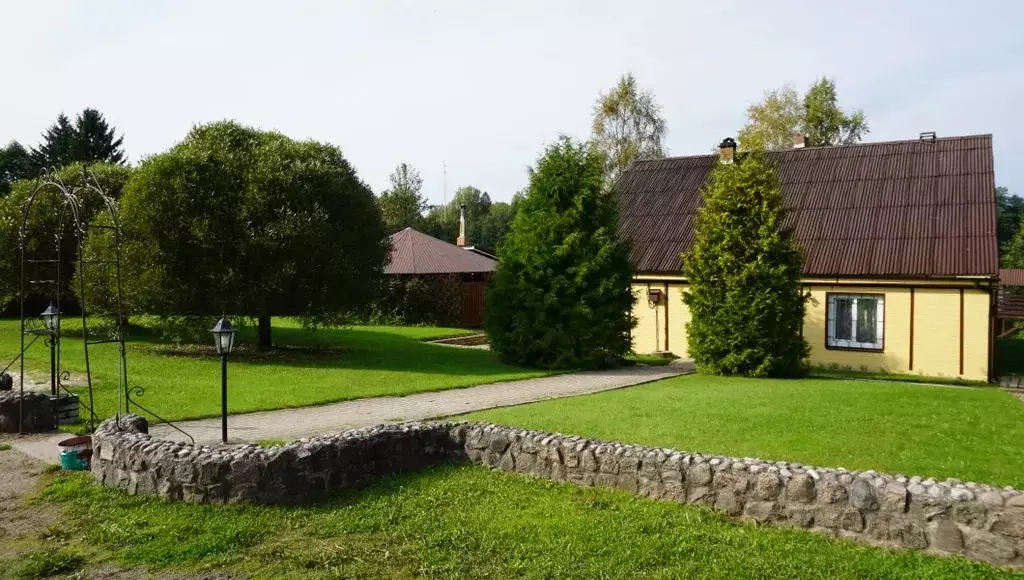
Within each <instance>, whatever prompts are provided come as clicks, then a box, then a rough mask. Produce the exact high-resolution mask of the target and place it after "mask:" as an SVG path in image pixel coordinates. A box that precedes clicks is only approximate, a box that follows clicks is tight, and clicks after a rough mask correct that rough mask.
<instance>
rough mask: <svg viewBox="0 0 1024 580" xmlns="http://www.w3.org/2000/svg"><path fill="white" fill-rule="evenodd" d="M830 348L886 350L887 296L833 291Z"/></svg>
mask: <svg viewBox="0 0 1024 580" xmlns="http://www.w3.org/2000/svg"><path fill="white" fill-rule="evenodd" d="M826 321H827V323H828V336H827V338H826V345H827V346H828V347H829V348H851V349H862V350H882V348H883V344H884V342H883V339H884V337H885V332H884V328H885V296H884V295H882V294H829V295H828V308H827V311H826Z"/></svg>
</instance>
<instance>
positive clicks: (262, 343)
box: [258, 314, 273, 350]
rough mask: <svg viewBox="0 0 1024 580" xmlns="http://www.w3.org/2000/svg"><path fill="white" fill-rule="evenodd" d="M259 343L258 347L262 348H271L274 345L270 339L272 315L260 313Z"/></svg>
mask: <svg viewBox="0 0 1024 580" xmlns="http://www.w3.org/2000/svg"><path fill="white" fill-rule="evenodd" d="M258 336H259V343H258V347H259V349H260V350H270V349H271V348H272V347H273V342H272V341H271V340H270V316H269V315H262V314H261V315H260V316H259V332H258Z"/></svg>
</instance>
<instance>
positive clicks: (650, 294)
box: [647, 288, 661, 306]
mask: <svg viewBox="0 0 1024 580" xmlns="http://www.w3.org/2000/svg"><path fill="white" fill-rule="evenodd" d="M647 301H648V302H650V303H651V304H653V305H655V306H657V305H658V304H660V303H661V290H658V289H657V288H651V289H649V290H647Z"/></svg>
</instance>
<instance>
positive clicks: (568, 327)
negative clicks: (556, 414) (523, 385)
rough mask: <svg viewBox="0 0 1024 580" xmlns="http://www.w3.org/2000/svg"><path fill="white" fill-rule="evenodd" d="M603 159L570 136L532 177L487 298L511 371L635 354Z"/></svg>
mask: <svg viewBox="0 0 1024 580" xmlns="http://www.w3.org/2000/svg"><path fill="white" fill-rule="evenodd" d="M603 173H604V163H603V159H602V157H601V155H600V154H598V153H596V152H594V151H593V150H591V149H590V148H588V147H587V146H586V145H585V144H579V143H575V142H573V141H571V140H570V139H568V138H565V137H563V138H562V139H561V140H560V141H559V142H558V143H556V144H555V145H552V146H551V147H548V149H547V150H546V151H545V152H544V154H543V155H542V156H541V158H540V159H538V161H537V167H536V168H535V169H533V170H531V172H530V185H529V189H528V191H527V193H526V197H525V198H524V199H523V201H522V203H521V205H520V208H519V212H518V214H517V215H516V217H515V219H514V220H513V222H512V229H511V231H510V232H509V234H508V236H507V237H506V238H505V241H504V242H503V243H502V245H501V247H500V248H499V250H498V252H499V256H500V261H499V264H498V271H497V274H496V275H495V278H494V279H493V280H492V282H491V285H490V287H489V288H488V293H487V321H486V324H487V331H488V334H489V335H490V339H491V347H492V348H493V349H494V350H495V352H497V353H498V355H500V356H501V358H502V359H503V360H505V361H507V362H509V363H513V364H522V365H529V366H537V367H543V368H576V367H596V366H603V365H608V364H614V363H616V362H618V361H619V360H620V359H621V358H622V357H623V356H625V355H626V354H627V353H628V352H629V349H630V338H629V331H630V328H631V327H632V324H633V320H632V318H631V316H630V307H631V305H632V301H633V296H632V294H631V292H630V286H629V284H630V278H631V276H632V268H631V267H630V263H629V247H628V246H627V245H626V244H624V243H623V242H621V241H619V240H618V239H617V238H616V235H615V233H616V227H617V222H618V215H617V210H616V206H615V202H614V199H613V198H612V197H611V196H610V195H608V194H607V192H606V191H604V190H603V188H602V180H603Z"/></svg>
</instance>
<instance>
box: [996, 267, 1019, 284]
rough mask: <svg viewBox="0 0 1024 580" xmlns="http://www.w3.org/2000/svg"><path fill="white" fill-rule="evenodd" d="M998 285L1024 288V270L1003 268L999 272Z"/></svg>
mask: <svg viewBox="0 0 1024 580" xmlns="http://www.w3.org/2000/svg"><path fill="white" fill-rule="evenodd" d="M999 283H1000V284H1003V285H1005V286H1024V269H1022V268H1003V269H1001V270H999Z"/></svg>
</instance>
